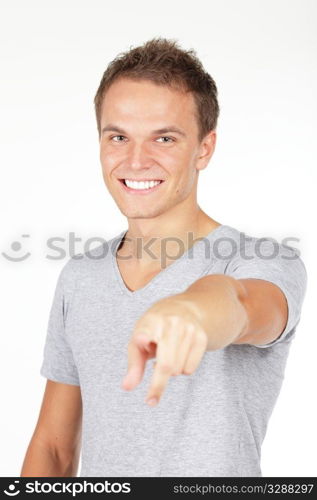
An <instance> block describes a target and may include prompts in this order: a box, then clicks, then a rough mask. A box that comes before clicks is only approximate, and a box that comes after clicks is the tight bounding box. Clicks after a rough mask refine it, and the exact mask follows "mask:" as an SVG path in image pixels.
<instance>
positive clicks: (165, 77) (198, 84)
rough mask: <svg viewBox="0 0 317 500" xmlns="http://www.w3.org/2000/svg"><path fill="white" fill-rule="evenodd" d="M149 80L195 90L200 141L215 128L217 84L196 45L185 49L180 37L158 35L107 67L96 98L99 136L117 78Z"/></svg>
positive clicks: (176, 87) (181, 89) (123, 54)
mask: <svg viewBox="0 0 317 500" xmlns="http://www.w3.org/2000/svg"><path fill="white" fill-rule="evenodd" d="M122 77H126V78H129V79H132V80H136V81H137V80H144V79H145V80H150V81H152V82H153V83H156V84H157V85H166V86H168V87H170V88H175V89H177V90H179V91H183V92H185V93H186V92H192V94H193V97H194V101H195V103H196V119H197V124H198V131H199V132H198V140H199V142H200V141H201V140H202V139H203V137H205V135H206V134H207V133H208V132H210V131H212V130H215V129H216V126H217V120H218V116H219V104H218V99H217V94H218V92H217V87H216V83H215V81H214V80H213V78H212V77H211V76H210V75H209V73H207V72H206V71H205V70H204V68H203V65H202V63H201V62H200V60H199V59H198V57H197V55H196V51H195V50H194V49H190V50H183V49H182V48H180V47H179V45H178V43H177V40H175V39H166V38H161V37H155V38H152V39H151V40H148V41H147V42H145V43H144V44H143V45H140V46H139V47H134V48H132V47H130V50H128V51H127V52H121V53H120V54H118V56H117V57H116V58H115V59H113V60H112V61H111V62H110V63H109V65H108V66H107V69H106V70H105V72H104V74H103V76H102V79H101V82H100V84H99V88H98V90H97V93H96V95H95V98H94V105H95V113H96V119H97V128H98V133H99V137H100V136H101V124H100V119H101V107H102V102H103V98H104V96H105V93H106V91H107V90H108V88H109V87H110V85H111V84H112V83H113V82H114V81H115V80H117V79H119V78H122Z"/></svg>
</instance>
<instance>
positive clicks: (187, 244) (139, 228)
mask: <svg viewBox="0 0 317 500" xmlns="http://www.w3.org/2000/svg"><path fill="white" fill-rule="evenodd" d="M152 221H153V220H152ZM144 222H146V223H147V224H142V220H139V221H138V224H136V221H135V220H133V221H132V222H131V221H129V229H128V231H127V233H126V235H125V238H124V240H123V241H122V242H121V245H120V247H119V248H118V250H117V253H118V255H120V256H124V257H127V256H129V263H130V264H133V265H136V266H140V267H142V268H155V267H157V266H158V267H160V263H161V262H162V261H164V262H166V263H167V262H170V261H171V260H172V261H173V260H175V259H177V258H179V257H180V256H181V255H182V254H183V253H184V252H186V250H188V249H189V248H191V247H192V246H193V245H194V244H195V242H196V241H197V240H198V239H201V238H204V237H205V236H206V235H208V234H209V233H211V232H212V231H213V230H214V229H216V228H217V227H218V226H220V225H221V224H220V223H219V222H217V221H215V220H214V219H212V218H211V217H209V216H208V215H207V214H205V213H204V212H203V211H202V210H201V209H200V208H199V212H198V213H197V214H196V216H195V217H192V218H191V220H190V221H189V220H188V219H187V220H186V221H185V220H182V219H181V220H175V219H173V220H172V221H168V223H167V224H165V225H162V224H157V223H156V224H154V223H153V224H149V222H150V221H149V220H144Z"/></svg>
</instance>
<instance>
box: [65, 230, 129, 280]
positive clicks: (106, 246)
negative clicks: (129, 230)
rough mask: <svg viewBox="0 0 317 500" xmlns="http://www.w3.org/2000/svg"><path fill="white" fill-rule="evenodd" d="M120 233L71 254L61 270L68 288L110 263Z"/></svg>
mask: <svg viewBox="0 0 317 500" xmlns="http://www.w3.org/2000/svg"><path fill="white" fill-rule="evenodd" d="M121 234H122V233H120V235H121ZM120 235H118V236H115V237H113V238H109V239H105V240H103V241H102V242H101V243H100V244H99V245H95V246H94V247H93V246H91V248H90V246H89V248H86V249H84V251H83V252H80V253H76V254H74V255H71V256H70V257H69V258H68V260H67V261H66V263H65V264H64V266H63V267H62V270H61V276H62V280H63V282H64V284H65V286H66V288H67V286H72V284H73V283H74V281H77V279H78V278H79V277H81V278H83V277H85V276H87V275H90V274H91V273H94V272H96V271H97V272H98V270H99V269H100V266H103V267H104V266H106V265H110V264H111V253H112V252H114V251H115V246H116V243H117V241H118V240H117V238H118V237H119V236H120Z"/></svg>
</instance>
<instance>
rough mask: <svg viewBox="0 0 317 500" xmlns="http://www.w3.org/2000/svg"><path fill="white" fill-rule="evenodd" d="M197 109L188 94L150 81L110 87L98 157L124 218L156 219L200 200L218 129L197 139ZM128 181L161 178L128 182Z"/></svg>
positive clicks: (121, 81) (128, 81)
mask: <svg viewBox="0 0 317 500" xmlns="http://www.w3.org/2000/svg"><path fill="white" fill-rule="evenodd" d="M195 110H196V107H195V101H194V99H193V96H192V94H191V93H190V92H189V93H186V94H185V93H183V92H179V91H177V90H174V89H171V88H169V87H166V86H158V85H156V84H154V83H153V82H150V81H147V80H138V81H133V80H131V79H128V78H120V79H118V80H116V81H115V82H114V83H113V84H112V85H111V86H110V87H109V89H108V90H107V92H106V94H105V97H104V100H103V104H102V109H101V117H100V128H101V136H100V161H101V165H102V173H103V178H104V181H105V184H106V186H107V188H108V190H109V192H110V194H111V196H112V197H113V199H114V201H115V202H116V204H117V205H118V207H119V209H120V211H121V212H122V213H123V214H124V215H125V216H126V217H128V218H140V219H143V218H152V217H157V216H159V215H161V214H163V213H166V212H168V211H170V210H171V209H172V208H173V207H175V206H176V205H179V204H181V203H187V204H188V202H189V201H190V202H192V204H193V205H194V204H195V203H196V192H197V179H198V171H199V170H201V169H202V168H205V167H206V166H207V163H208V161H209V158H210V156H211V155H212V153H213V149H214V144H215V132H212V133H210V134H208V136H206V139H205V138H204V140H203V141H202V142H201V143H199V142H198V123H197V118H196V116H195ZM198 157H200V158H198ZM125 179H127V180H128V181H129V180H131V181H133V180H134V181H138V180H140V181H141V180H159V181H161V182H160V183H159V184H156V185H153V184H154V183H151V184H134V183H132V184H131V183H129V182H128V186H127V185H126V184H125V183H124V180H125ZM152 186H153V187H152ZM186 200H187V201H186Z"/></svg>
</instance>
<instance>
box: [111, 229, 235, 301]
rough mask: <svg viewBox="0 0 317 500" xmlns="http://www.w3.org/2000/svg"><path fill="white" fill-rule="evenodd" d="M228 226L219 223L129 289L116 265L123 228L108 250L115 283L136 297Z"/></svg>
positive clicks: (123, 234)
mask: <svg viewBox="0 0 317 500" xmlns="http://www.w3.org/2000/svg"><path fill="white" fill-rule="evenodd" d="M228 227H229V226H227V225H225V224H221V225H220V226H217V227H216V228H215V229H213V230H212V231H210V233H208V234H207V235H206V236H204V237H203V238H202V239H200V240H198V241H196V242H195V243H194V245H192V247H190V248H187V250H186V251H185V252H184V253H183V254H182V255H181V256H180V257H178V259H175V261H174V262H172V263H171V264H169V265H168V266H166V267H165V268H164V269H162V270H161V271H159V272H158V273H157V274H156V275H155V276H154V277H153V278H152V279H151V280H150V281H149V282H148V283H146V285H144V286H143V287H142V288H138V289H137V290H130V289H129V288H128V287H127V286H126V284H125V282H124V280H123V278H122V276H121V273H120V270H119V266H118V262H117V249H118V247H119V245H120V243H121V241H122V240H123V238H124V237H125V235H126V234H127V232H128V229H125V230H124V231H122V232H121V233H120V234H119V235H118V236H116V237H115V238H113V240H112V241H114V242H115V245H114V244H112V245H111V248H112V251H111V252H110V254H111V261H112V267H113V270H114V273H115V276H116V279H117V283H118V284H119V286H120V288H121V290H122V292H123V293H125V294H126V295H128V296H130V297H136V296H139V295H142V294H143V293H146V292H148V289H149V288H150V287H152V286H153V285H155V284H156V283H157V282H158V281H159V280H160V279H162V278H164V276H165V275H166V274H167V273H169V272H171V271H173V270H174V269H175V267H176V266H178V265H179V264H180V263H181V262H184V261H186V260H188V258H189V252H193V250H194V249H195V250H196V251H197V249H198V248H199V247H200V246H201V245H202V244H203V243H204V241H205V240H209V241H211V240H212V239H214V238H215V237H216V236H217V235H218V234H219V233H221V232H222V231H223V229H224V228H228Z"/></svg>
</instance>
